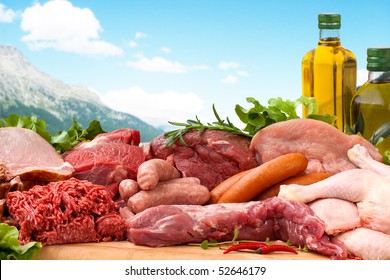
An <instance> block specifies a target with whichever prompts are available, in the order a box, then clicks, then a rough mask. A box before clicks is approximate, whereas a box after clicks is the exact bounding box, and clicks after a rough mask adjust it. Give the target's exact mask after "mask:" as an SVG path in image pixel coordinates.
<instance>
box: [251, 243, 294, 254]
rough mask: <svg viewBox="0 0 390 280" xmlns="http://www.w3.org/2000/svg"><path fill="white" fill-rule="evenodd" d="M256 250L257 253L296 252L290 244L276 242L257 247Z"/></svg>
mask: <svg viewBox="0 0 390 280" xmlns="http://www.w3.org/2000/svg"><path fill="white" fill-rule="evenodd" d="M256 252H257V253H259V254H269V253H272V252H290V253H294V254H298V252H297V251H296V250H295V249H294V248H292V247H290V246H286V245H278V244H277V245H269V246H266V247H262V248H259V249H257V250H256Z"/></svg>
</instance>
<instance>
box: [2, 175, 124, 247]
mask: <svg viewBox="0 0 390 280" xmlns="http://www.w3.org/2000/svg"><path fill="white" fill-rule="evenodd" d="M6 203H7V207H8V211H9V214H10V216H11V217H12V218H13V219H15V221H16V222H17V223H18V225H19V227H20V229H19V240H20V242H21V243H22V244H25V243H27V242H29V241H32V240H35V241H39V242H42V244H43V245H49V244H65V243H77V242H97V241H110V240H123V239H124V238H125V233H126V224H125V221H124V220H123V219H122V218H121V216H120V215H119V214H118V213H117V209H116V204H115V203H114V202H113V200H112V199H111V195H110V193H109V192H108V190H107V188H106V187H104V186H99V185H94V184H92V183H90V182H87V181H80V180H77V179H75V178H71V179H68V180H65V181H59V182H52V183H49V184H47V185H45V186H39V185H37V186H34V187H33V188H31V189H30V190H28V191H25V192H19V191H15V192H11V193H9V194H8V196H7V200H6Z"/></svg>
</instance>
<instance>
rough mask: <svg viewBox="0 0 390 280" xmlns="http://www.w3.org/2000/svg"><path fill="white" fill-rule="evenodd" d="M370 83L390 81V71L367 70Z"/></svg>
mask: <svg viewBox="0 0 390 280" xmlns="http://www.w3.org/2000/svg"><path fill="white" fill-rule="evenodd" d="M368 81H369V82H370V83H390V71H368Z"/></svg>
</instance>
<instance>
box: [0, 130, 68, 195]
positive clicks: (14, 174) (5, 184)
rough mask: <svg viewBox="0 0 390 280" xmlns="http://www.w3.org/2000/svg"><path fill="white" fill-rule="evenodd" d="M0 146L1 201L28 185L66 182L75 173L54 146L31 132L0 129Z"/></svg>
mask: <svg viewBox="0 0 390 280" xmlns="http://www.w3.org/2000/svg"><path fill="white" fill-rule="evenodd" d="M0 143H1V144H0V198H5V196H6V194H7V193H8V191H9V190H10V189H12V190H19V189H20V190H25V189H27V188H28V185H29V182H35V183H38V182H43V183H47V182H49V181H59V180H65V179H68V178H70V177H71V176H72V174H73V172H74V169H73V167H72V166H71V165H70V164H69V163H67V162H64V160H63V159H62V158H61V156H60V155H59V154H58V153H57V152H56V151H55V149H54V148H53V146H52V145H50V144H49V143H48V142H47V141H46V140H45V139H43V138H42V137H41V136H40V135H39V134H37V133H35V132H34V131H32V130H29V129H24V128H19V127H4V128H0ZM26 182H27V183H28V184H26Z"/></svg>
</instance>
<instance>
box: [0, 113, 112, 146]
mask: <svg viewBox="0 0 390 280" xmlns="http://www.w3.org/2000/svg"><path fill="white" fill-rule="evenodd" d="M72 121H73V124H72V125H71V127H70V128H69V129H68V130H67V131H59V132H58V133H57V134H55V135H51V134H50V132H49V131H48V130H47V129H46V123H45V122H44V121H43V120H40V119H38V118H37V116H35V115H33V116H24V117H23V116H19V115H15V114H13V115H10V116H9V117H8V118H3V119H0V127H22V128H27V129H30V130H32V131H35V132H36V133H38V134H39V135H40V136H41V137H43V138H44V139H45V140H46V141H48V142H49V143H50V144H51V145H53V147H54V148H55V149H56V151H57V152H58V153H63V152H65V151H67V150H69V149H71V148H72V147H74V146H76V145H77V144H79V143H80V142H82V141H86V140H92V139H93V138H95V137H96V135H98V134H100V133H103V132H105V131H104V130H103V129H102V127H101V126H100V123H99V122H98V121H96V120H93V121H91V122H90V124H89V126H88V128H87V129H83V128H82V127H81V126H80V125H79V123H78V122H77V121H76V120H75V119H72Z"/></svg>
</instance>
